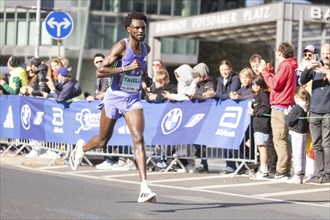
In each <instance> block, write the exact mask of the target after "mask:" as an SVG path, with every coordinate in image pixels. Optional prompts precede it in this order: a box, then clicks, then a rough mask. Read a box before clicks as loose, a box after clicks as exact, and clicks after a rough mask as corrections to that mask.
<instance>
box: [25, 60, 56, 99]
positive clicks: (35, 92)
mask: <svg viewBox="0 0 330 220" xmlns="http://www.w3.org/2000/svg"><path fill="white" fill-rule="evenodd" d="M47 69H48V66H47V65H46V64H43V63H41V60H40V59H39V58H35V57H34V58H32V59H31V61H30V64H29V65H27V66H26V72H27V73H28V74H27V75H28V85H27V86H26V87H25V88H24V91H21V92H22V93H23V92H24V94H25V95H29V96H43V94H42V92H44V93H45V95H44V97H47V96H46V95H47V94H48V93H49V92H50V90H49V88H48V86H47V78H46V74H47Z"/></svg>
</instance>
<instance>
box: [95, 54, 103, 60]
mask: <svg viewBox="0 0 330 220" xmlns="http://www.w3.org/2000/svg"><path fill="white" fill-rule="evenodd" d="M95 57H102V58H103V59H104V55H103V54H101V53H96V54H95V55H94V56H93V60H94V59H95Z"/></svg>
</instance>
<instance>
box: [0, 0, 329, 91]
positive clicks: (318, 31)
mask: <svg viewBox="0 0 330 220" xmlns="http://www.w3.org/2000/svg"><path fill="white" fill-rule="evenodd" d="M38 1H40V6H41V12H40V25H39V26H38V22H36V21H37V10H36V9H37V7H36V6H37V3H38ZM272 2H282V1H269V0H265V1H264V0H238V1H234V0H65V1H64V0H63V1H62V0H25V1H24V6H23V5H22V1H18V0H1V1H0V66H5V65H6V62H7V59H8V57H9V56H11V55H17V56H19V57H21V59H22V61H23V62H25V63H27V62H28V61H29V59H30V58H31V57H33V56H36V55H37V56H39V57H40V58H42V59H44V60H50V59H51V58H53V57H56V56H65V57H66V58H68V59H69V61H70V66H71V67H72V69H73V72H74V73H76V77H77V78H78V79H79V80H80V82H81V84H82V86H83V89H84V90H85V91H90V92H91V91H93V83H91V82H93V81H94V79H95V68H94V66H93V63H92V57H93V55H94V54H95V53H99V52H101V53H103V54H107V53H108V51H109V48H111V47H112V45H113V44H114V43H115V42H116V41H118V40H119V39H121V38H124V37H126V36H127V33H126V31H125V29H124V25H123V20H124V17H125V16H126V14H127V13H129V12H131V11H142V12H144V13H146V14H147V16H148V18H149V21H150V26H149V28H148V30H147V31H148V33H149V35H148V37H147V39H146V40H147V41H148V42H149V43H150V44H151V46H152V52H151V54H150V56H149V60H151V59H153V58H160V59H162V60H163V61H164V63H165V64H166V65H167V67H168V68H169V70H170V73H171V71H172V70H173V69H175V68H176V67H177V66H179V65H180V64H183V63H187V64H191V65H194V64H196V63H197V62H206V63H207V62H209V63H210V64H209V63H207V64H208V65H210V66H211V67H212V68H213V69H216V63H217V62H218V61H219V55H217V54H216V53H215V54H210V53H209V52H208V50H207V49H208V48H210V47H211V48H213V49H214V48H218V47H219V50H220V51H223V52H222V53H223V54H222V55H221V56H226V55H228V54H229V53H230V50H229V47H232V46H231V44H229V43H228V42H229V41H230V42H231V41H232V40H234V41H233V44H234V45H236V44H237V45H238V47H242V46H240V45H243V46H244V45H253V44H254V43H255V44H256V45H262V48H270V47H273V46H274V45H275V43H276V39H277V38H276V37H274V36H277V35H278V32H279V31H282V30H280V29H279V28H278V27H279V26H280V25H286V26H290V23H292V24H293V25H292V28H291V30H292V34H290V33H287V32H284V33H282V35H283V38H282V39H283V40H288V41H291V42H293V43H294V44H297V45H298V44H299V40H298V37H299V21H298V20H299V19H298V20H297V19H296V18H295V19H294V20H293V19H291V18H290V17H285V18H284V20H283V23H280V21H273V20H270V19H268V18H267V16H268V15H269V13H272V14H276V13H278V12H277V11H275V12H274V11H262V10H260V9H258V8H260V7H261V6H258V5H263V4H265V3H272ZM304 2H305V4H308V5H310V4H311V2H313V1H304ZM314 2H318V3H320V4H321V5H320V7H321V8H322V9H321V12H320V15H318V14H317V12H315V13H316V14H315V16H321V17H322V18H321V19H316V20H315V24H314V23H313V21H312V23H313V24H309V25H308V26H306V28H305V29H304V33H303V35H304V34H307V33H309V35H306V36H301V39H300V43H301V42H302V39H305V40H304V43H307V42H311V43H314V44H317V45H320V44H321V43H322V42H324V41H325V40H326V39H328V38H327V37H328V35H329V13H330V12H327V11H326V9H324V8H326V7H328V6H324V4H327V1H314ZM270 5H272V4H270ZM307 7H308V6H307ZM240 8H241V9H240ZM243 8H251V13H252V14H250V15H246V16H247V18H246V19H250V20H251V21H250V23H249V24H247V23H240V22H238V23H236V24H233V25H230V26H226V25H225V24H224V23H221V24H220V26H221V27H218V26H209V27H206V26H205V25H210V24H209V23H210V22H214V21H212V18H211V19H209V18H207V16H208V15H210V16H214V15H215V16H216V17H220V19H224V20H226V19H227V20H228V19H229V20H230V19H233V18H231V17H230V14H235V13H240V11H239V10H244V9H243ZM271 9H272V10H273V6H272V7H271ZM283 9H285V8H283ZM229 10H230V11H229ZM237 10H238V11H237ZM266 10H267V9H266ZM51 11H65V12H68V13H69V14H70V15H71V17H72V18H73V21H74V28H73V31H72V33H71V34H70V36H69V37H67V38H65V39H63V40H61V41H58V40H56V39H53V38H52V37H51V36H50V35H49V34H48V33H47V31H46V28H45V19H46V17H47V15H48V14H49V13H50V12H51ZM210 13H211V14H210ZM327 13H328V14H327ZM284 14H285V13H284ZM291 14H292V13H291ZM291 14H290V15H291ZM210 16H208V17H210ZM249 16H250V18H249ZM303 16H304V17H303V20H304V19H305V16H306V14H305V15H303ZM184 18H187V20H186V22H187V21H190V20H191V19H195V20H196V22H197V23H196V24H195V26H191V27H188V26H182V25H185V24H184V22H183V21H184ZM203 19H204V20H203ZM262 19H263V20H262ZM267 19H268V20H267ZM242 21H243V20H242ZM166 22H168V23H166ZM171 22H172V24H171ZM173 22H174V23H175V24H174V25H173ZM227 22H228V21H227ZM274 22H275V23H276V25H275V26H274V24H273V23H274ZM309 22H310V21H309ZM252 23H255V24H254V25H253V24H252ZM304 24H305V23H304ZM180 25H181V26H180ZM259 25H260V27H262V28H261V29H262V31H261V30H260V31H259V30H258V29H259ZM267 25H269V28H267ZM38 27H39V29H38ZM274 27H277V28H275V29H274ZM180 28H181V29H180ZM182 28H183V29H182ZM245 32H246V33H245ZM251 32H258V33H259V34H254V35H253V34H251ZM248 35H249V36H250V37H249V36H248ZM263 35H264V36H263ZM254 36H255V38H254ZM36 39H39V41H38V42H36ZM245 39H246V40H247V41H244V40H245ZM235 40H236V41H235ZM215 45H216V46H215ZM226 45H227V46H228V47H227V46H226ZM214 46H215V47H214ZM36 47H38V49H37V50H36ZM259 47H261V46H259ZM254 48H255V47H253V49H254ZM36 51H37V52H36ZM213 52H214V51H213ZM252 52H253V51H251V53H252ZM255 52H258V50H256V51H255ZM36 53H37V54H36ZM246 56H248V54H247V55H246ZM208 57H212V59H208ZM243 59H245V57H240V58H239V59H238V58H237V59H235V62H234V63H235V65H236V66H237V68H239V67H240V66H243V65H244V62H243V61H242V62H241V61H240V60H243ZM149 63H151V62H149ZM213 65H214V67H213ZM212 68H211V69H212ZM149 70H150V66H149ZM214 71H215V70H214Z"/></svg>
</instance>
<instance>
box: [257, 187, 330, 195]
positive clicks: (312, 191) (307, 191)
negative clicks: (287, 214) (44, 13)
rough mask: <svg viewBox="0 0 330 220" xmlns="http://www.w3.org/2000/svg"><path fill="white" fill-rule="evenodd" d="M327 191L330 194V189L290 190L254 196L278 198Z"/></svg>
mask: <svg viewBox="0 0 330 220" xmlns="http://www.w3.org/2000/svg"><path fill="white" fill-rule="evenodd" d="M325 191H329V192H330V188H321V189H306V190H290V191H285V192H276V193H262V194H254V195H252V196H257V197H276V196H285V195H294V194H302V193H304V194H306V193H315V192H325Z"/></svg>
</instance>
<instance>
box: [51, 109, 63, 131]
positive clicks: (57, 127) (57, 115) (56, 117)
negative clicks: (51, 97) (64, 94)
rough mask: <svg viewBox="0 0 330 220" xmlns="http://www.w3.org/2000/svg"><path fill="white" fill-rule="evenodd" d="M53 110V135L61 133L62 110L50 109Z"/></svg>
mask: <svg viewBox="0 0 330 220" xmlns="http://www.w3.org/2000/svg"><path fill="white" fill-rule="evenodd" d="M52 110H53V121H52V124H53V125H54V133H63V128H62V126H63V124H64V120H63V110H62V109H61V108H58V107H52Z"/></svg>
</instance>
